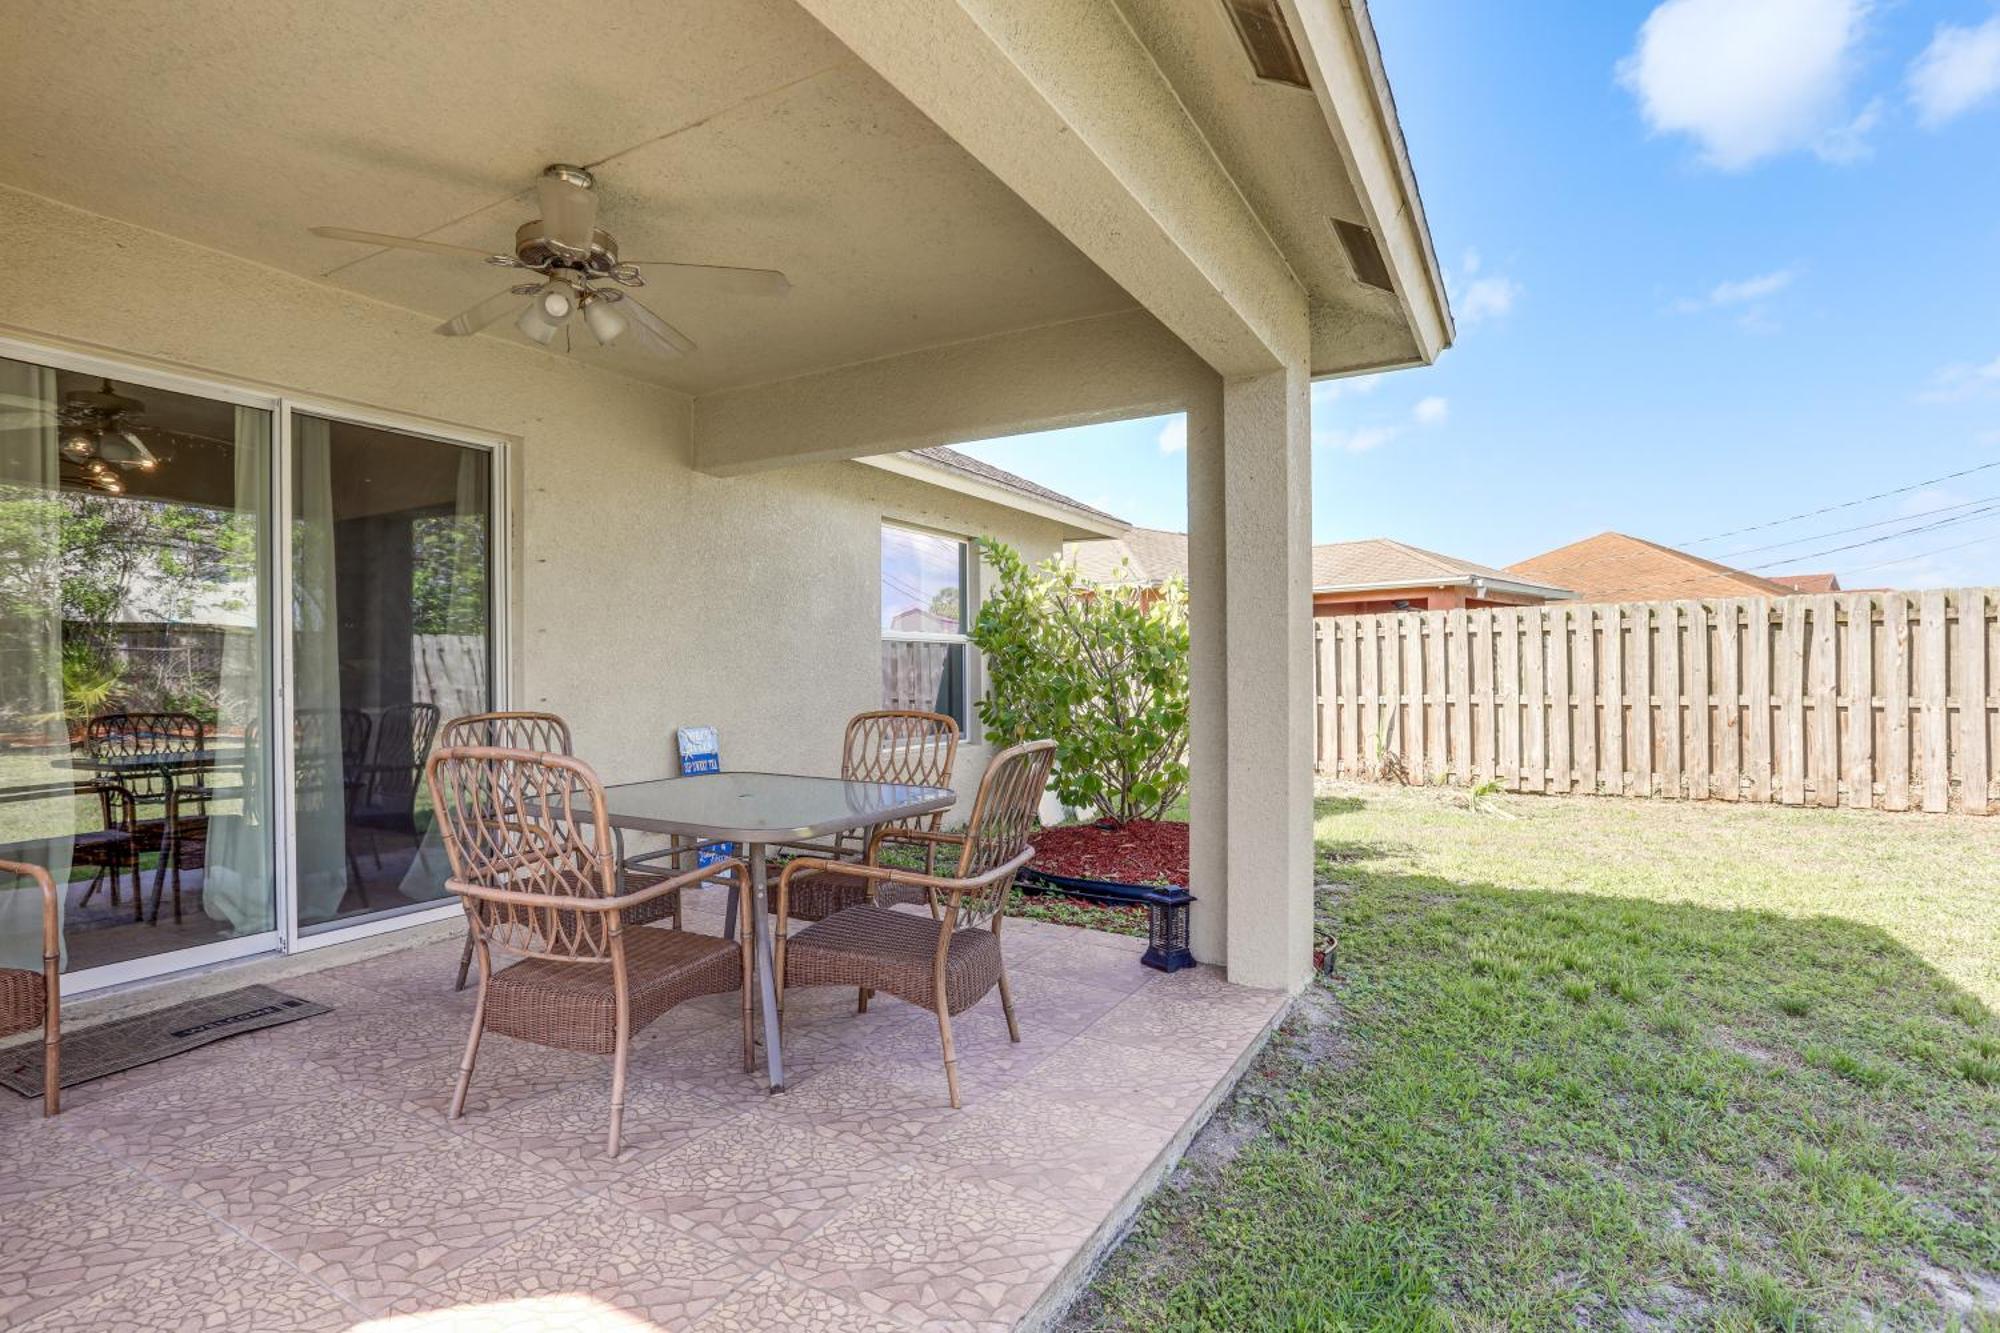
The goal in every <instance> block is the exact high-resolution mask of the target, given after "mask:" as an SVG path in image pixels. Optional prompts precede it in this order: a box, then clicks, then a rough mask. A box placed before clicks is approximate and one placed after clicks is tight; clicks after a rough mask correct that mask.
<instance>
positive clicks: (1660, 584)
mask: <svg viewBox="0 0 2000 1333" xmlns="http://www.w3.org/2000/svg"><path fill="white" fill-rule="evenodd" d="M1507 572H1508V573H1510V574H1513V575H1516V576H1517V577H1520V578H1525V579H1533V580H1535V581H1537V582H1540V583H1553V584H1557V585H1559V586H1561V587H1565V588H1574V589H1576V595H1577V598H1578V599H1579V600H1580V601H1585V602H1651V601H1661V600H1665V599H1671V598H1676V597H1783V596H1785V595H1787V594H1789V593H1791V592H1793V591H1794V589H1792V588H1788V587H1786V586H1785V585H1784V584H1782V583H1779V582H1777V581H1776V580H1773V579H1767V578H1760V577H1759V576H1757V575H1755V574H1751V573H1747V572H1745V571H1744V570H1740V569H1731V568H1730V567H1729V566H1728V565H1723V564H1717V563H1716V562H1715V561H1713V560H1704V559H1702V557H1700V556H1698V555H1689V554H1688V553H1687V552H1686V551H1676V550H1674V549H1673V548H1672V547H1670V546H1661V545H1660V544H1659V543H1658V542H1649V541H1646V540H1645V539H1643V538H1640V537H1628V536H1626V535H1625V534H1624V533H1622V532H1600V533H1598V534H1597V535H1596V536H1595V537H1586V538H1584V539H1583V540H1582V541H1580V542H1571V543H1570V544H1569V545H1568V546H1559V547H1557V548H1556V549H1555V550H1553V551H1545V552H1543V553H1542V554H1541V555H1537V556H1530V557H1529V558H1528V559H1526V560H1520V561H1516V562H1515V563H1514V564H1511V565H1509V566H1507Z"/></svg>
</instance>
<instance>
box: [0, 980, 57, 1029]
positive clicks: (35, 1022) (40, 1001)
mask: <svg viewBox="0 0 2000 1333" xmlns="http://www.w3.org/2000/svg"><path fill="white" fill-rule="evenodd" d="M48 1001H49V993H48V990H47V986H46V983H45V982H44V981H43V980H42V974H41V973H39V972H29V971H26V970H24V969H22V968H18V967H0V1037H9V1036H12V1035H13V1034H14V1033H16V1032H26V1031H27V1030H28V1029H29V1028H38V1027H40V1026H41V1025H42V1015H43V1014H44V1013H45V1012H46V1010H47V1006H48Z"/></svg>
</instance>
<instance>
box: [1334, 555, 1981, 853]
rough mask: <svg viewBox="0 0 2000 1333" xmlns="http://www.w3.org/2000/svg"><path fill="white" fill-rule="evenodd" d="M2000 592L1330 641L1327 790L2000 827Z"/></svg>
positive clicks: (1460, 620)
mask: <svg viewBox="0 0 2000 1333" xmlns="http://www.w3.org/2000/svg"><path fill="white" fill-rule="evenodd" d="M1996 614H2000V589H1992V588H1967V589H1964V590H1961V591H1951V592H1946V591H1930V592H1909V593H1903V592H1889V593H1842V594H1836V595H1831V596H1799V597H1780V598H1768V599H1767V598H1733V599H1727V600H1719V601H1675V602H1636V603H1624V604H1620V605H1603V606H1572V605H1565V604H1561V603H1558V604H1554V605H1549V606H1538V607H1521V608H1512V607H1509V608H1498V609H1491V610H1477V611H1422V612H1414V611H1413V612H1402V613H1398V614H1393V615H1371V616H1329V617H1324V618H1322V619H1320V620H1319V621H1318V622H1317V635H1316V653H1317V662H1316V668H1317V671H1316V678H1317V681H1318V686H1319V699H1318V703H1319V712H1318V726H1319V736H1318V756H1319V768H1320V771H1321V772H1323V773H1328V774H1337V775H1339V776H1342V777H1350V778H1360V779H1366V780H1377V779H1381V778H1383V777H1386V776H1390V775H1391V774H1392V773H1393V771H1394V769H1395V768H1396V766H1397V764H1400V765H1401V768H1402V771H1403V773H1404V774H1405V775H1407V778H1408V780H1409V781H1412V782H1420V783H1429V782H1437V783H1442V782H1450V783H1457V784H1460V785H1464V786H1470V785H1474V784H1482V783H1488V782H1497V783H1499V784H1500V785H1501V786H1502V787H1505V788H1507V789H1509V790H1513V791H1529V792H1583V793H1595V794H1599V795H1610V796H1659V797H1669V798H1691V799H1694V800H1723V801H1737V800H1747V801H1775V802H1780V803H1782V804H1785V805H1825V806H1831V805H1848V806H1863V807H1876V808H1880V809H1884V810H1908V809H1913V808H1915V809H1923V810H1930V811H1944V810H1961V811H1965V812H1967V813H1970V814H1985V813H1987V812H1988V810H1989V809H1990V808H1991V802H1992V798H1993V779H1994V776H1995V775H1994V772H1993V754H1994V744H1995V740H1994V733H1995V723H1996V707H1995V705H1996V702H2000V701H1996V698H1995V694H1994V691H1995V689H1996V686H2000V682H1996V681H1995V679H1994V676H1995V670H1994V664H1995V661H1996V657H2000V644H1997V643H1996V631H2000V625H1996V623H1995V619H1994V618H1995V616H1996Z"/></svg>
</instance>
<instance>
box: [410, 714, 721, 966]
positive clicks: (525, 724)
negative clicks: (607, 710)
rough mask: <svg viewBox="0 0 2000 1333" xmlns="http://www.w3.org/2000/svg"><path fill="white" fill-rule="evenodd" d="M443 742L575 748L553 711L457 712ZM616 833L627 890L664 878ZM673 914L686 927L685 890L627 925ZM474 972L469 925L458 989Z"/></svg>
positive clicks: (559, 750)
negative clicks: (630, 852) (635, 860)
mask: <svg viewBox="0 0 2000 1333" xmlns="http://www.w3.org/2000/svg"><path fill="white" fill-rule="evenodd" d="M438 744H439V746H441V747H445V748H451V747H454V746H457V747H463V746H468V745H491V746H498V747H500V748H501V749H506V750H530V751H533V752H535V753H536V754H567V755H573V754H575V753H576V750H575V748H574V747H573V746H572V744H571V742H570V734H569V723H567V722H565V721H563V720H562V718H560V717H558V716H557V715H556V714H554V713H467V714H465V715H464V716H463V717H455V718H453V719H452V720H451V721H449V722H447V723H445V724H444V729H443V730H442V731H440V732H439V733H438ZM612 838H613V840H614V841H615V842H616V843H617V844H618V862H619V867H620V870H621V871H622V872H623V874H624V877H625V883H624V887H623V889H622V890H620V891H621V892H623V893H636V892H637V891H639V890H640V889H650V888H652V887H654V886H655V885H658V884H664V883H665V882H666V881H667V879H668V876H666V875H664V874H661V873H660V872H659V871H657V870H653V869H650V868H642V867H639V866H635V865H632V864H630V863H629V862H627V861H626V859H625V848H624V839H623V838H622V837H620V836H619V831H618V830H616V829H613V830H612ZM669 918H671V919H672V921H673V925H674V929H675V930H679V929H680V928H681V893H680V890H679V889H675V890H674V891H673V892H672V893H663V894H661V895H660V896H659V897H657V898H653V899H649V900H648V901H647V902H645V903H643V904H641V905H640V906H638V907H635V908H633V909H631V910H630V911H628V912H626V914H625V924H626V925H628V926H644V925H650V924H651V923H652V922H655V921H665V920H668V919H669ZM471 972H472V932H471V931H470V930H467V931H466V935H465V952H463V953H461V954H460V955H459V956H458V981H457V983H456V984H454V985H453V986H452V989H453V990H464V989H465V981H466V978H467V977H468V976H469V975H471Z"/></svg>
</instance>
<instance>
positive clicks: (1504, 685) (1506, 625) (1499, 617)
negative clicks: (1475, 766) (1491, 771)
mask: <svg viewBox="0 0 2000 1333" xmlns="http://www.w3.org/2000/svg"><path fill="white" fill-rule="evenodd" d="M1493 632H1494V635H1495V637H1496V642H1495V643H1494V645H1493V646H1494V649H1495V652H1494V657H1493V662H1494V666H1493V669H1494V670H1495V671H1496V672H1498V673H1499V680H1498V681H1497V682H1496V683H1495V687H1494V691H1493V696H1494V703H1495V705H1496V706H1497V708H1498V710H1499V734H1500V781H1501V783H1502V784H1504V785H1505V786H1507V787H1508V788H1510V789H1512V790H1514V791H1519V790H1520V789H1521V613H1520V612H1519V611H1512V610H1508V611H1496V612H1494V614H1493Z"/></svg>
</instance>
